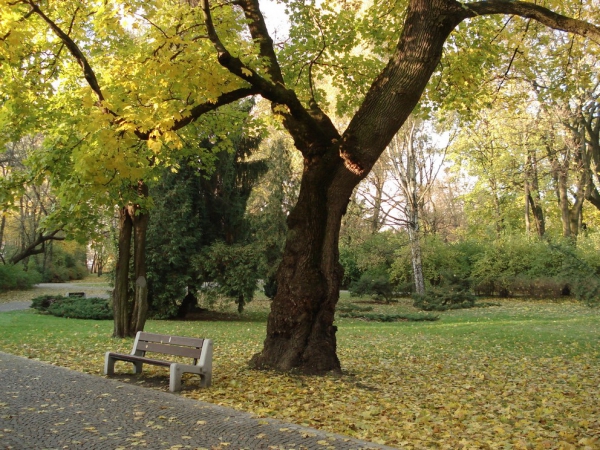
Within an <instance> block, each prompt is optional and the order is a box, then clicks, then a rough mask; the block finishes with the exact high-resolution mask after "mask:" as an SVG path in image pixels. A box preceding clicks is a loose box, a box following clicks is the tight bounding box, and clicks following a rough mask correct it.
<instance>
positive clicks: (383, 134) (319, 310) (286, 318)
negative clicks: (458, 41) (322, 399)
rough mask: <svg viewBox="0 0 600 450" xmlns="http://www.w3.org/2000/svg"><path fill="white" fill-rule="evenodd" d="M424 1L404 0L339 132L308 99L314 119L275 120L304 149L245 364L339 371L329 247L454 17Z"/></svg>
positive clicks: (333, 257)
mask: <svg viewBox="0 0 600 450" xmlns="http://www.w3.org/2000/svg"><path fill="white" fill-rule="evenodd" d="M433 3H435V4H436V6H435V7H433V6H431V4H432V0H427V1H425V0H413V1H412V2H411V7H410V8H409V10H408V12H407V19H406V24H407V26H406V28H405V29H404V33H403V36H402V38H401V39H400V42H399V44H398V48H397V50H396V53H395V55H394V57H393V58H392V59H390V62H389V63H388V65H387V67H386V69H385V70H384V71H383V73H382V74H381V75H380V76H379V77H378V78H377V79H376V80H375V81H374V83H373V86H372V87H371V90H370V91H369V93H368V94H367V96H366V98H365V101H364V102H363V104H362V106H361V108H360V109H359V111H358V112H357V114H356V115H355V116H354V117H353V119H352V121H351V123H350V124H349V126H348V128H347V130H346V132H345V133H344V135H343V136H339V135H337V132H336V131H335V129H334V128H333V125H332V124H331V122H330V121H329V119H328V118H327V117H326V116H325V115H324V114H323V113H322V112H321V111H320V110H319V109H318V108H316V105H315V108H314V109H313V110H311V111H310V114H311V115H312V117H313V118H314V121H310V120H305V118H304V117H303V116H302V114H300V113H298V114H297V115H294V110H293V108H290V110H291V111H292V112H293V114H292V115H286V116H284V125H285V126H286V128H287V129H288V131H289V132H290V134H291V135H292V136H293V137H294V142H295V144H296V146H297V147H298V149H299V150H300V151H301V152H302V154H303V155H304V173H303V176H302V181H301V188H300V196H299V199H298V203H297V204H296V207H295V208H294V210H293V211H292V213H291V214H290V216H289V217H288V228H289V231H288V236H287V241H286V246H285V250H284V255H283V260H282V263H281V265H280V267H279V270H278V275H277V286H278V290H277V295H276V296H275V298H274V299H273V303H272V305H271V313H270V314H269V319H268V323H267V337H266V339H265V342H264V348H263V350H262V352H261V353H259V354H256V355H254V357H253V358H252V360H251V362H250V364H251V365H252V366H254V367H258V368H273V369H278V370H283V371H289V370H292V369H295V370H298V371H300V372H303V373H309V374H319V373H325V372H328V371H335V372H339V371H340V370H341V367H340V362H339V359H338V357H337V354H336V336H335V333H336V327H335V326H334V325H333V321H334V315H335V306H336V303H337V301H338V298H339V288H340V283H341V280H342V276H343V270H342V267H341V265H340V264H339V251H338V238H339V230H340V225H341V220H342V216H343V214H344V213H345V210H346V207H347V205H348V202H349V199H350V196H351V194H352V190H353V189H354V187H355V186H356V185H357V184H358V182H359V181H360V180H361V179H363V178H364V177H365V176H366V175H367V174H368V173H369V171H370V170H371V168H372V167H373V165H374V164H375V162H376V161H377V159H378V158H379V156H380V155H381V153H382V152H383V150H384V149H385V147H386V146H387V145H388V144H389V142H390V141H391V139H392V137H393V136H394V135H395V134H396V133H397V132H398V130H399V129H400V127H401V126H402V124H403V123H404V121H405V120H406V119H407V118H408V116H409V115H410V113H411V112H412V110H413V108H414V107H415V106H416V104H417V102H418V100H419V98H420V96H421V93H422V92H423V90H424V88H425V86H426V84H427V81H428V80H429V77H430V76H431V74H432V73H433V71H434V69H435V67H436V66H437V64H438V62H439V60H440V57H441V54H442V48H443V44H444V42H445V40H446V38H447V36H448V34H449V33H450V31H451V30H452V29H453V28H454V26H455V25H456V24H457V23H458V22H459V20H457V19H458V17H459V12H460V11H461V8H460V5H458V4H454V3H449V2H447V1H446V0H435V1H434V2H433ZM432 23H435V24H436V25H435V26H431V24H432ZM291 105H292V107H293V106H295V105H294V104H293V103H292V104H291ZM390 117H393V118H394V120H389V119H390ZM310 124H312V126H314V127H315V128H311V125H310ZM340 138H341V139H340Z"/></svg>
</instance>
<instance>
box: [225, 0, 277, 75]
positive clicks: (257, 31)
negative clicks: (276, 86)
mask: <svg viewBox="0 0 600 450" xmlns="http://www.w3.org/2000/svg"><path fill="white" fill-rule="evenodd" d="M237 4H238V5H239V6H241V7H242V9H243V10H244V14H245V16H246V20H248V29H249V30H250V35H251V36H252V39H253V40H254V41H255V42H257V43H258V45H259V48H260V56H262V57H263V58H265V59H266V60H267V61H269V65H268V67H267V68H266V71H267V73H268V74H269V76H270V77H271V81H273V82H274V83H281V84H284V83H283V75H282V74H281V68H280V67H279V61H277V56H276V55H275V50H274V48H273V39H271V36H270V35H269V31H268V30H267V25H266V23H265V18H264V16H263V15H262V12H261V11H260V8H259V4H258V0H239V1H238V2H237Z"/></svg>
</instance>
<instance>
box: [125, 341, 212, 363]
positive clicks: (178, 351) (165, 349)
mask: <svg viewBox="0 0 600 450" xmlns="http://www.w3.org/2000/svg"><path fill="white" fill-rule="evenodd" d="M136 350H142V351H144V352H155V353H162V354H164V355H173V356H183V357H185V358H194V359H198V358H200V354H201V353H202V346H200V348H190V347H177V346H176V345H167V344H160V343H157V342H143V341H138V345H137V347H136Z"/></svg>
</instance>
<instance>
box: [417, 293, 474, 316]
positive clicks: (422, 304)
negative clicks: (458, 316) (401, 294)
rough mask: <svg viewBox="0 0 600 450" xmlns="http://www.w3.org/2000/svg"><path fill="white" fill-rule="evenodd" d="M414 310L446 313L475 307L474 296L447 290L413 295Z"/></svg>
mask: <svg viewBox="0 0 600 450" xmlns="http://www.w3.org/2000/svg"><path fill="white" fill-rule="evenodd" d="M413 299H414V303H413V305H414V306H415V308H419V309H422V310H423V311H447V310H449V309H465V308H473V307H474V306H475V296H474V295H472V294H471V293H469V292H468V291H462V290H461V291H452V290H449V289H431V290H430V291H428V292H426V293H425V294H422V295H419V294H413Z"/></svg>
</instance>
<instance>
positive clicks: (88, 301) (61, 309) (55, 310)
mask: <svg viewBox="0 0 600 450" xmlns="http://www.w3.org/2000/svg"><path fill="white" fill-rule="evenodd" d="M31 307H32V308H34V309H37V310H38V311H41V312H47V313H49V314H52V315H53V316H57V317H66V318H70V319H91V320H111V319H112V318H113V312H112V309H111V307H110V306H109V303H108V299H106V298H98V297H89V298H85V297H63V296H60V295H57V296H53V295H44V296H41V297H36V298H34V299H33V301H32V304H31Z"/></svg>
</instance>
